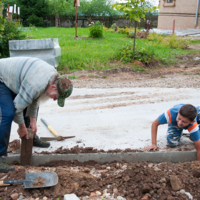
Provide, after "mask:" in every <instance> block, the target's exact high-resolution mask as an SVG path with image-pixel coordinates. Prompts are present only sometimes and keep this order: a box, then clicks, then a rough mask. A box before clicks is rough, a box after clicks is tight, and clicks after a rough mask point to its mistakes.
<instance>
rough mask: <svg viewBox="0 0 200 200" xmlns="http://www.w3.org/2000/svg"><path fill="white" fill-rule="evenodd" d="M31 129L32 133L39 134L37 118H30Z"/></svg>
mask: <svg viewBox="0 0 200 200" xmlns="http://www.w3.org/2000/svg"><path fill="white" fill-rule="evenodd" d="M29 128H31V130H32V131H31V132H32V133H34V134H36V133H37V121H36V118H35V117H30V126H29Z"/></svg>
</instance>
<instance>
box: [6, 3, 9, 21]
mask: <svg viewBox="0 0 200 200" xmlns="http://www.w3.org/2000/svg"><path fill="white" fill-rule="evenodd" d="M6 16H7V17H8V20H9V4H7V10H6Z"/></svg>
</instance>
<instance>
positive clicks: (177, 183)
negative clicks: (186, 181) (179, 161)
mask: <svg viewBox="0 0 200 200" xmlns="http://www.w3.org/2000/svg"><path fill="white" fill-rule="evenodd" d="M170 183H171V186H172V189H173V190H174V191H178V190H180V189H182V187H183V184H182V181H181V179H180V178H178V177H177V176H175V175H172V176H170Z"/></svg>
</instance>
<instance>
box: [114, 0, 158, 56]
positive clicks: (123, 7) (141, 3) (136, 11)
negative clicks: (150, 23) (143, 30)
mask: <svg viewBox="0 0 200 200" xmlns="http://www.w3.org/2000/svg"><path fill="white" fill-rule="evenodd" d="M112 6H113V8H115V9H117V10H119V11H121V12H122V16H123V17H126V18H129V19H130V20H131V21H135V35H134V44H133V53H134V54H135V38H136V27H137V22H140V21H141V19H145V14H146V13H148V12H153V11H154V10H156V9H157V7H156V6H152V5H151V4H149V3H148V2H147V1H145V0H127V1H126V2H125V3H116V4H113V5H112Z"/></svg>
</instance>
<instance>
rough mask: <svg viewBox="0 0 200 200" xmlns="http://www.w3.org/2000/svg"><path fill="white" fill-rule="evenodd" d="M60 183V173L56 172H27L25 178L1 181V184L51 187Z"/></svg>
mask: <svg viewBox="0 0 200 200" xmlns="http://www.w3.org/2000/svg"><path fill="white" fill-rule="evenodd" d="M57 183H58V175H57V174H56V173H55V172H38V173H26V177H25V180H18V181H15V180H5V181H0V186H8V185H13V184H23V185H24V188H25V189H26V188H41V187H51V186H54V185H56V184H57Z"/></svg>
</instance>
